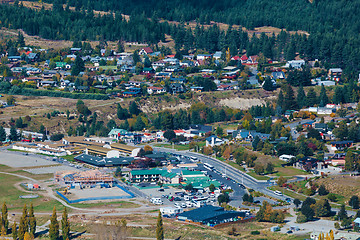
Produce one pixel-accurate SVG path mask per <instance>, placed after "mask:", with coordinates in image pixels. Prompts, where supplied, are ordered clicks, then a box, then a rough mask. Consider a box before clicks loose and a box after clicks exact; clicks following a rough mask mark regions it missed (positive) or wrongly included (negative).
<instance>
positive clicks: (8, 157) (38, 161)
mask: <svg viewBox="0 0 360 240" xmlns="http://www.w3.org/2000/svg"><path fill="white" fill-rule="evenodd" d="M0 164H2V165H6V166H9V167H13V168H21V167H38V166H47V165H53V164H54V162H52V161H48V160H45V159H42V158H40V157H37V156H36V155H24V154H23V153H20V152H13V153H12V152H1V153H0Z"/></svg>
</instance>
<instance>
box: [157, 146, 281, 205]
mask: <svg viewBox="0 0 360 240" xmlns="http://www.w3.org/2000/svg"><path fill="white" fill-rule="evenodd" d="M154 149H155V150H158V151H162V152H170V153H176V154H180V155H183V156H187V157H197V158H198V159H199V161H201V162H202V163H208V164H211V165H212V166H214V168H215V169H217V170H219V171H220V172H223V173H225V171H226V176H227V177H229V178H230V179H232V180H235V181H236V182H239V183H243V184H244V185H245V186H247V187H248V188H251V189H254V190H256V191H259V192H262V193H264V194H266V195H268V196H270V197H273V198H276V199H281V200H285V199H286V198H287V197H285V196H278V195H276V194H274V192H273V191H271V190H269V189H267V187H268V186H269V182H267V181H260V180H257V179H255V178H253V177H251V176H249V175H248V174H246V173H243V172H241V171H240V170H238V169H236V168H234V167H232V166H230V165H228V164H226V163H224V162H222V161H220V160H217V159H215V158H212V157H208V156H204V155H202V154H198V153H193V152H189V151H177V150H175V149H169V148H159V147H154ZM223 181H225V179H224V180H223Z"/></svg>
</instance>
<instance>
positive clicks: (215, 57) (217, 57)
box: [213, 51, 222, 60]
mask: <svg viewBox="0 0 360 240" xmlns="http://www.w3.org/2000/svg"><path fill="white" fill-rule="evenodd" d="M221 55H222V52H221V51H217V52H215V53H214V55H213V58H214V59H217V60H219V59H221Z"/></svg>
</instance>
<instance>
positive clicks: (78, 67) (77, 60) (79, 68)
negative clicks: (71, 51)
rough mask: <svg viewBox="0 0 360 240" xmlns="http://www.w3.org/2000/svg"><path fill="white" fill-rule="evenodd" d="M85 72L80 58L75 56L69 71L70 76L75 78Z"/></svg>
mask: <svg viewBox="0 0 360 240" xmlns="http://www.w3.org/2000/svg"><path fill="white" fill-rule="evenodd" d="M84 70H85V63H84V61H83V60H82V58H81V57H80V56H76V58H75V63H74V66H73V67H72V69H71V75H72V76H77V75H79V73H80V72H82V71H84Z"/></svg>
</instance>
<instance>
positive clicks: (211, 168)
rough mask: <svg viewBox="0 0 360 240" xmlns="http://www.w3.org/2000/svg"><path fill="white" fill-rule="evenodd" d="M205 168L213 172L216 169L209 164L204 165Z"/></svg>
mask: <svg viewBox="0 0 360 240" xmlns="http://www.w3.org/2000/svg"><path fill="white" fill-rule="evenodd" d="M204 168H206V169H207V170H210V171H212V170H213V169H214V166H212V165H210V164H208V163H204Z"/></svg>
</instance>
